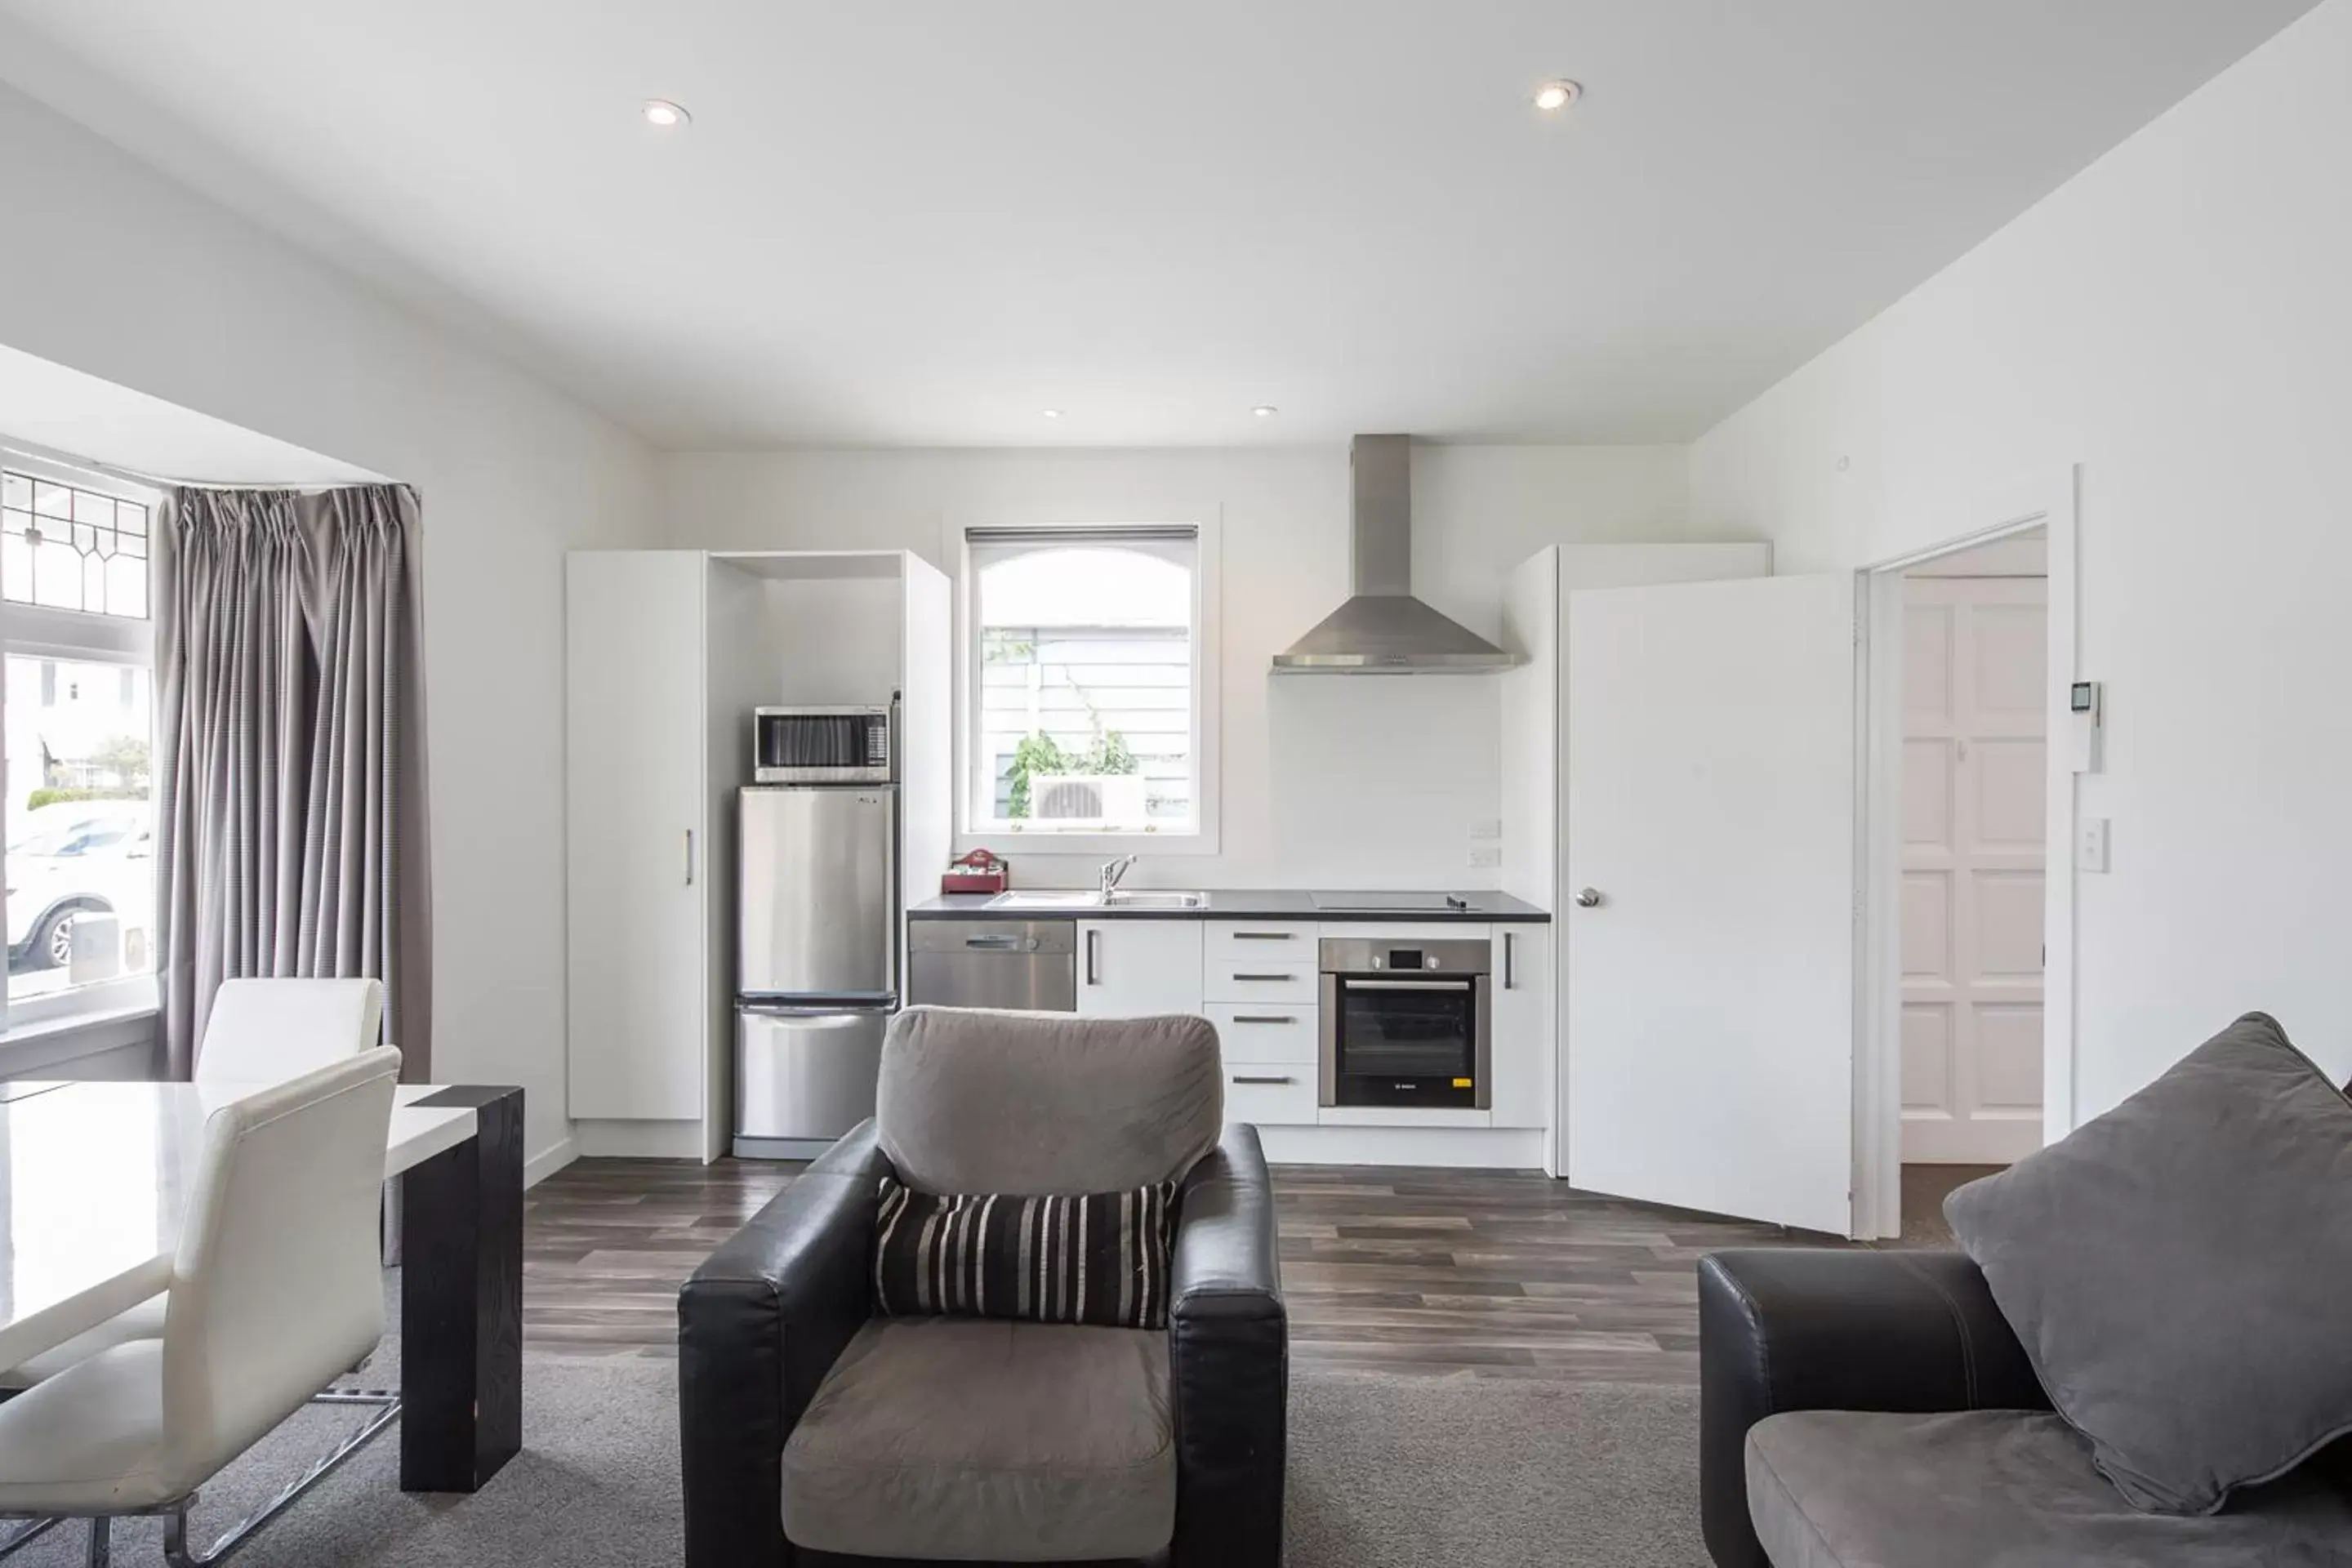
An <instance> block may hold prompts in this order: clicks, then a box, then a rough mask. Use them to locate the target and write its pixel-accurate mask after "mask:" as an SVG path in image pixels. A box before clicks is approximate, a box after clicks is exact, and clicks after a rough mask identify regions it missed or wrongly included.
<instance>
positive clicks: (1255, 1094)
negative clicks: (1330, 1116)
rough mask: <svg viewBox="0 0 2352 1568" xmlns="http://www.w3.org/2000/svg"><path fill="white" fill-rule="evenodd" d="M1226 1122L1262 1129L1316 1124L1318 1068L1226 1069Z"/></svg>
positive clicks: (1257, 1067) (1242, 1067) (1259, 1067)
mask: <svg viewBox="0 0 2352 1568" xmlns="http://www.w3.org/2000/svg"><path fill="white" fill-rule="evenodd" d="M1225 1120H1226V1121H1248V1122H1253V1123H1255V1124H1256V1125H1258V1126H1261V1127H1312V1126H1314V1125H1315V1068H1313V1067H1312V1066H1307V1067H1300V1066H1297V1065H1295V1064H1289V1063H1284V1064H1266V1065H1258V1066H1244V1065H1241V1064H1235V1065H1234V1066H1231V1067H1228V1068H1225Z"/></svg>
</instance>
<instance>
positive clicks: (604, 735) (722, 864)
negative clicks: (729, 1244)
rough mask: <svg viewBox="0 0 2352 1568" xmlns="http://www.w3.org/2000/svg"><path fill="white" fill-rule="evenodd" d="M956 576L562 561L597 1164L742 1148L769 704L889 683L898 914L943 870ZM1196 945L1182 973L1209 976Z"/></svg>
mask: <svg viewBox="0 0 2352 1568" xmlns="http://www.w3.org/2000/svg"><path fill="white" fill-rule="evenodd" d="M951 618H952V617H951V615H950V605H949V595H948V584H947V579H946V578H945V577H944V576H943V575H941V574H940V573H939V572H937V571H936V570H934V569H933V568H931V567H930V566H929V565H927V564H925V563H923V562H921V561H920V560H919V559H917V558H915V557H914V556H912V555H909V554H908V553H906V552H901V551H843V552H789V551H787V552H751V553H745V554H731V555H713V554H709V553H708V552H703V551H699V550H590V551H578V552H573V553H572V555H571V556H570V557H569V558H568V560H567V562H566V566H565V606H564V625H565V652H564V658H565V668H564V730H565V735H564V805H565V822H564V864H565V875H566V882H567V885H566V899H565V918H566V930H565V935H564V941H565V972H566V980H565V994H566V1000H567V1013H568V1016H567V1022H566V1026H565V1030H566V1037H565V1054H566V1068H567V1074H566V1081H567V1092H566V1096H565V1110H566V1111H567V1112H568V1113H569V1115H570V1116H571V1118H572V1122H573V1137H574V1140H575V1142H576V1143H577V1145H578V1147H579V1149H580V1151H581V1152H583V1153H586V1154H643V1155H657V1156H665V1157H680V1158H701V1159H705V1160H709V1159H715V1158H717V1157H718V1156H719V1154H720V1153H722V1152H724V1151H725V1150H726V1149H727V1147H728V1146H729V1145H730V1142H732V1138H733V1134H734V1131H735V1125H734V1123H735V1117H734V1109H733V1106H732V1104H731V1100H732V1092H733V1081H734V1054H735V1047H734V1041H735V1008H734V985H735V963H736V959H735V935H734V932H735V918H736V896H735V861H736V848H735V843H734V819H735V814H736V798H735V797H736V792H737V790H738V789H739V788H740V787H741V786H742V785H744V784H750V783H751V746H750V742H751V710H753V709H754V708H756V707H759V706H761V705H762V704H767V703H778V702H784V703H823V702H844V701H857V702H879V701H887V700H888V699H889V696H890V694H891V693H892V692H893V691H894V690H895V691H897V692H898V694H899V697H900V707H899V718H898V738H899V746H898V770H899V773H898V788H899V795H900V800H901V802H902V805H903V811H904V823H903V826H902V834H903V851H904V852H903V854H902V857H901V868H902V875H903V878H904V880H903V881H902V883H901V887H900V895H901V898H902V900H904V901H908V902H911V901H913V900H917V899H920V898H923V897H926V896H928V895H929V893H930V892H932V891H933V890H935V889H937V888H938V886H939V871H940V867H941V866H942V865H944V864H945V863H946V861H947V858H948V844H949V837H948V823H949V818H950V767H949V763H948V758H949V756H950V749H951V748H950V721H949V701H950V689H951V687H952V679H951V677H950V668H951V658H950V647H949V632H948V627H949V625H950V620H951ZM1199 971H1200V957H1199V952H1198V950H1197V948H1196V949H1195V950H1194V952H1193V958H1192V976H1193V980H1194V984H1195V985H1196V986H1197V984H1198V982H1199Z"/></svg>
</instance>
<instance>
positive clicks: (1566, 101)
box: [1536, 79, 1584, 110]
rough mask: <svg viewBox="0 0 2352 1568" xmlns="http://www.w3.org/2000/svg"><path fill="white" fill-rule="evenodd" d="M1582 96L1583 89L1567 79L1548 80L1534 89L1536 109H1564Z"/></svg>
mask: <svg viewBox="0 0 2352 1568" xmlns="http://www.w3.org/2000/svg"><path fill="white" fill-rule="evenodd" d="M1583 96H1584V89H1583V88H1582V87H1580V86H1579V85H1578V84H1576V83H1575V82H1572V81H1568V80H1565V79H1563V80H1560V81H1548V82H1546V83H1544V84H1543V85H1542V86H1541V87H1539V88H1538V89H1536V107H1537V108H1538V109H1545V110H1550V109H1566V108H1567V107H1568V106H1569V105H1570V104H1571V103H1574V102H1575V101H1576V100H1578V99H1580V98H1581V97H1583Z"/></svg>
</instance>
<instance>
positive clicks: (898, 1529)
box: [783, 1318, 1176, 1563]
mask: <svg viewBox="0 0 2352 1568" xmlns="http://www.w3.org/2000/svg"><path fill="white" fill-rule="evenodd" d="M1174 1429H1175V1427H1174V1418H1173V1416H1172V1415H1171V1407H1170V1405H1169V1395H1168V1336H1167V1335H1166V1334H1164V1333H1152V1332H1148V1331H1142V1330H1137V1329H1094V1328H1076V1327H1071V1326H1068V1325H1064V1324H1048V1323H1008V1322H991V1321H980V1320H977V1319H971V1318H896V1319H889V1320H877V1321H874V1322H870V1323H868V1324H866V1327H865V1328H863V1329H861V1330H859V1331H858V1332H857V1335H856V1338H855V1339H853V1340H851V1341H850V1342H849V1347H848V1349H846V1350H845V1351H844V1352H842V1355H841V1359H840V1360H839V1361H838V1362H836V1363H835V1364H834V1368H833V1371H832V1372H831V1373H828V1374H827V1375H826V1377H825V1380H824V1383H823V1384H820V1385H819V1386H818V1388H817V1391H816V1396H815V1398H814V1399H813V1400H812V1401H810V1404H809V1407H808V1412H807V1414H805V1415H803V1416H802V1417H801V1420H800V1424H799V1425H798V1426H795V1427H793V1435H792V1437H791V1438H790V1440H789V1441H787V1442H786V1443H785V1445H784V1465H783V1470H784V1487H783V1511H784V1534H785V1535H786V1536H787V1537H788V1538H790V1539H791V1540H792V1541H793V1542H795V1543H797V1544H799V1545H801V1546H804V1547H809V1548H812V1549H814V1550H815V1551H819V1552H842V1553H847V1554H853V1555H857V1556H866V1557H906V1558H914V1559H949V1560H971V1559H979V1560H982V1561H989V1562H994V1561H1003V1562H1007V1563H1067V1562H1083V1561H1086V1560H1087V1559H1092V1558H1112V1559H1121V1558H1133V1557H1149V1556H1150V1555H1151V1554H1152V1553H1154V1552H1159V1551H1160V1550H1162V1549H1163V1548H1165V1547H1166V1546H1167V1545H1168V1542H1169V1541H1170V1539H1171V1537H1172V1536H1173V1534H1174V1532H1175V1527H1176V1449H1175V1440H1174Z"/></svg>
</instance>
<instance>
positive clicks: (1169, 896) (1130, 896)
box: [1102, 888, 1209, 910]
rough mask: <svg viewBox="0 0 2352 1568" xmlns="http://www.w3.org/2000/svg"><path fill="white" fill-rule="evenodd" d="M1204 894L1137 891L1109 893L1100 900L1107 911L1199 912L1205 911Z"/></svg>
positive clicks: (1206, 895) (1206, 898)
mask: <svg viewBox="0 0 2352 1568" xmlns="http://www.w3.org/2000/svg"><path fill="white" fill-rule="evenodd" d="M1208 903H1209V895H1208V894H1206V893H1162V892H1157V891H1150V890H1146V889H1140V888H1139V889H1136V890H1135V891H1134V892H1132V893H1111V894H1108V895H1107V896H1105V897H1104V898H1103V900H1102V907H1103V908H1105V909H1107V910H1199V909H1206V908H1207V907H1208Z"/></svg>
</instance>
